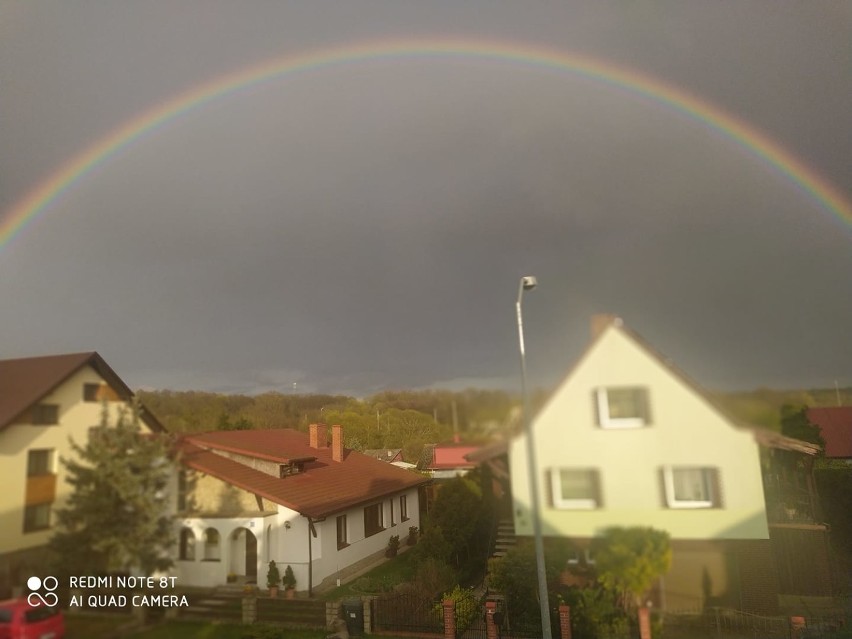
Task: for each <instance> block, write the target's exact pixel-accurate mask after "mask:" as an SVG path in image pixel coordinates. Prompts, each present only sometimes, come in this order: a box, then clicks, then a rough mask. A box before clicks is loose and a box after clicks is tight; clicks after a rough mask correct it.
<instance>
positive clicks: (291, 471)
mask: <svg viewBox="0 0 852 639" xmlns="http://www.w3.org/2000/svg"><path fill="white" fill-rule="evenodd" d="M303 472H305V462H301V461H299V462H291V463H289V464H280V465H279V466H278V477H279V478H281V479H283V478H284V477H289V476H290V475H298V474H299V473H303Z"/></svg>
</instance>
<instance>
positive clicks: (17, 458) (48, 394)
mask: <svg viewBox="0 0 852 639" xmlns="http://www.w3.org/2000/svg"><path fill="white" fill-rule="evenodd" d="M132 397H133V393H132V392H131V391H130V389H129V388H128V387H127V385H126V384H125V383H124V382H123V381H122V380H121V379H120V378H119V377H118V375H116V373H115V372H114V371H113V370H112V369H111V368H110V367H109V366H108V365H107V363H106V362H105V361H104V360H103V358H102V357H101V356H100V355H98V354H97V353H93V352H90V353H73V354H68V355H51V356H47V357H29V358H22V359H7V360H0V478H2V480H3V490H2V491H0V599H2V598H4V597H6V596H9V595H10V594H11V592H12V588H13V587H17V588H21V587H22V586H23V585H24V583H25V582H26V579H27V577H29V576H30V575H31V574H39V573H43V572H44V567H43V562H44V560H45V557H46V555H45V552H44V547H45V545H46V544H47V542H48V540H49V539H50V537H51V536H52V534H53V532H54V526H55V518H54V511H55V509H56V508H57V507H61V506H62V505H63V503H64V501H65V500H66V499H67V498H68V496H69V495H70V493H71V486H70V485H68V483H67V482H66V481H65V468H64V467H63V465H62V464H61V463H60V457H63V458H67V457H70V456H71V455H72V454H73V450H72V448H71V445H70V442H69V439H73V440H74V441H75V442H76V443H78V444H80V445H85V444H86V441H87V439H88V436H89V429H90V428H92V427H94V426H98V425H99V424H100V423H101V419H102V412H103V407H104V402H106V406H107V413H108V419H109V421H110V423H115V419H116V417H117V415H118V413H119V411H120V410H122V409H126V408H127V404H128V402H129V401H130V400H131V399H132ZM141 419H142V426H143V428H145V429H147V430H148V431H151V432H158V431H162V430H163V427H162V426H161V425H160V423H159V422H158V421H157V420H156V419H155V418H154V417H153V416H152V415H151V414H150V413H148V412H146V411H144V409H143V411H142V414H141Z"/></svg>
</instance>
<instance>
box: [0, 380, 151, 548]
mask: <svg viewBox="0 0 852 639" xmlns="http://www.w3.org/2000/svg"><path fill="white" fill-rule="evenodd" d="M103 381H104V380H103V378H102V377H101V376H100V375H99V374H98V373H97V372H96V371H95V370H94V369H93V368H90V367H88V366H86V367H84V368H82V369H81V370H79V371H77V372H76V373H75V374H73V375H72V376H71V377H69V378H68V379H67V380H66V381H65V382H64V383H63V384H61V385H60V386H59V388H57V389H56V390H55V391H53V392H52V393H50V394H49V395H47V396H46V397H44V399H42V400H41V402H40V403H44V404H58V405H59V423H58V424H54V425H50V426H33V425H31V424H13V425H11V426H9V427H7V428H6V429H5V430H3V431H2V432H0V477H2V479H3V490H0V554H2V553H6V552H11V551H14V550H20V549H24V548H31V547H34V546H41V545H44V544H46V543H47V541H48V540H49V539H50V537H51V535H52V532H53V531H52V529H48V530H44V531H37V532H28V533H24V532H23V527H24V503H25V498H26V486H27V457H28V452H29V451H30V450H34V449H49V450H52V451H53V468H54V471H55V472H56V473H57V481H56V500H55V501H54V509H55V508H57V507H61V506H63V505H64V501H65V500H66V499H67V498H68V496H69V495H70V493H71V486H70V485H68V484H67V482H66V481H65V477H66V472H65V467H64V466H63V464H62V463H61V461H60V457H70V456H71V455H72V454H73V452H72V449H71V445H70V444H69V441H68V439H69V437H71V438H73V439H74V441H76V442H78V443H80V444H85V441H86V439H87V438H88V434H89V428H91V427H92V426H98V425H99V424H100V423H101V412H102V409H103V406H102V403H101V402H84V401H83V385H84V384H86V383H101V382H103ZM122 406H125V404H124V403H123V402H120V401H115V402H110V403H109V415H110V420H111V423H115V419H116V418H117V416H118V411H119V409H120V408H121V407H122ZM142 428H143V429H146V430H147V427H146V426H145V425H144V423H143V424H142ZM52 523H55V517H52Z"/></svg>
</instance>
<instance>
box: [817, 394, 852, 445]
mask: <svg viewBox="0 0 852 639" xmlns="http://www.w3.org/2000/svg"><path fill="white" fill-rule="evenodd" d="M808 420H810V422H811V424H813V425H814V426H819V429H820V432H821V433H822V438H823V439H824V440H825V456H826V457H852V406H826V407H823V408H809V409H808Z"/></svg>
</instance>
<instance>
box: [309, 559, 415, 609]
mask: <svg viewBox="0 0 852 639" xmlns="http://www.w3.org/2000/svg"><path fill="white" fill-rule="evenodd" d="M412 557H413V553H411V552H404V553H401V554H399V555H397V556H396V557H394V558H393V559H390V560H388V561H386V562H384V563H383V564H381V565H379V566H376V567H375V568H373V569H372V570H371V571H370V572H368V573H366V574H364V575H362V576H361V577H358V578H357V579H355V580H354V581H351V582H350V583H348V584H345V585H343V586H340V587H339V588H334V589H332V590H330V591H328V592H327V593H325V594H324V595H322V598H323V599H325V600H326V601H338V600H340V599H346V598H347V597H360V596H361V595H365V594H376V592H378V591H376V592H365V591H363V590H362V589H363V588H364V587H366V588H367V590H372V589H374V588H376V587H378V586H379V585H381V586H383V587H385V588H386V589H387V590H391V589H392V588H393V586H395V585H397V584H401V583H403V582H404V581H410V580H411V579H413V578H414V560H413V559H412Z"/></svg>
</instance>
